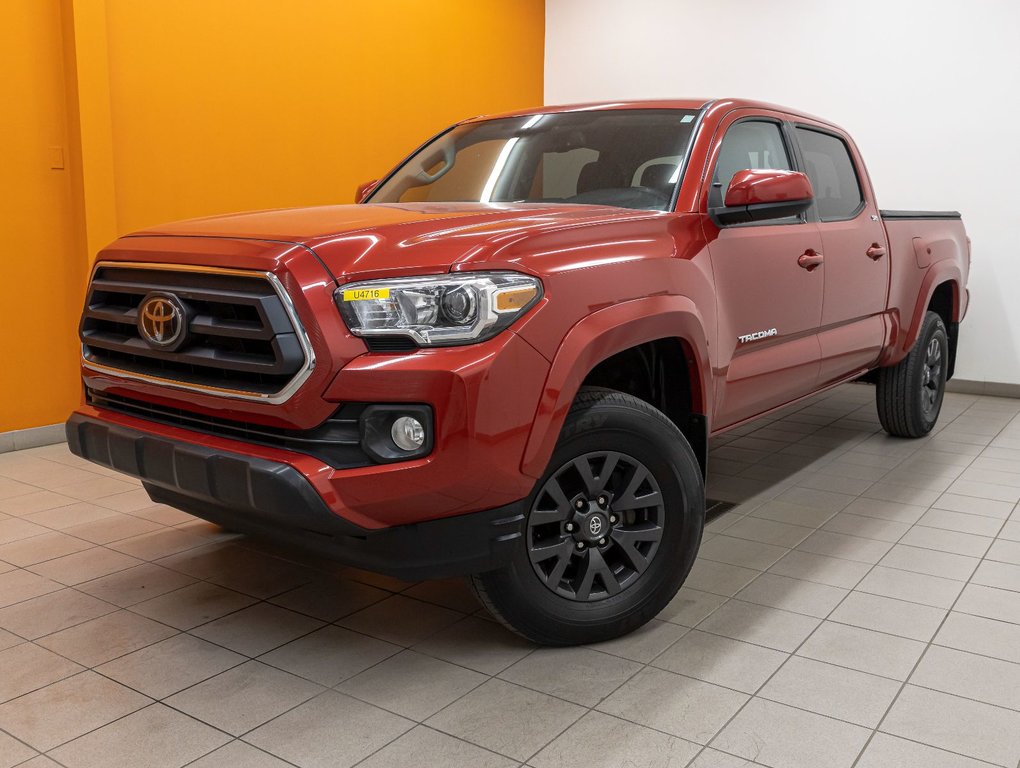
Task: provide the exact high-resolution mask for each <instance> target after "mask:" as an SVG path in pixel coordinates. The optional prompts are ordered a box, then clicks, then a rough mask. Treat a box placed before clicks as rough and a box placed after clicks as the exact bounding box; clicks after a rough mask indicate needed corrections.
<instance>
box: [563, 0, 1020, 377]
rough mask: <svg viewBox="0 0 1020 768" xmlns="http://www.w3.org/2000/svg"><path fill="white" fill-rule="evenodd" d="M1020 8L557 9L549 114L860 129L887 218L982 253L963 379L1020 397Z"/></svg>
mask: <svg viewBox="0 0 1020 768" xmlns="http://www.w3.org/2000/svg"><path fill="white" fill-rule="evenodd" d="M1018 32H1020V3H1018V2H1016V1H1015V0H970V1H969V2H967V1H966V0H952V1H950V0H927V1H926V2H908V1H907V0H858V2H854V3H848V2H835V0H700V1H697V0H626V2H623V1H621V0H546V65H545V66H546V80H545V99H546V103H547V104H558V103H566V102H577V101H592V100H612V99H627V98H631V99H633V98H654V97H669V96H679V97H688V96H689V97H702V96H706V97H714V96H734V97H747V98H754V99H763V100H766V101H773V102H777V103H779V104H786V105H788V106H791V107H796V108H798V109H802V110H805V111H808V112H812V113H815V114H818V115H821V116H824V117H826V118H828V119H830V120H833V121H834V122H836V123H838V124H840V125H842V126H843V127H844V128H846V129H847V130H848V131H850V133H851V134H852V135H853V136H854V138H855V139H856V141H857V143H858V145H859V146H860V149H861V152H862V153H863V154H864V157H865V160H866V162H867V164H868V170H869V172H870V174H871V178H872V181H873V182H874V184H875V188H876V194H877V196H878V201H879V204H880V205H881V206H882V207H884V208H929V209H957V210H960V211H962V213H963V218H964V223H965V224H966V226H967V231H968V233H969V234H970V236H971V238H972V240H973V251H974V263H973V269H972V272H971V278H970V289H971V306H970V310H969V312H968V315H967V319H966V321H965V322H964V323H963V326H962V331H961V345H960V352H959V362H958V366H957V376H958V377H959V378H962V379H973V380H977V381H993V382H1005V383H1011V384H1020V247H1018V244H1017V240H1018V236H1020V215H1018V213H1020V209H1018V208H1017V206H1018V205H1020V184H1018V180H1020V40H1018V39H1017V33H1018Z"/></svg>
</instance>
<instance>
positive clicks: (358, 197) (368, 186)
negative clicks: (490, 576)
mask: <svg viewBox="0 0 1020 768" xmlns="http://www.w3.org/2000/svg"><path fill="white" fill-rule="evenodd" d="M378 184H379V179H372V180H371V181H366V182H365V183H364V184H359V185H358V190H357V191H356V192H355V193H354V202H356V203H361V202H364V200H365V198H366V197H368V196H369V195H370V194H371V193H372V190H373V189H375V188H376V186H378Z"/></svg>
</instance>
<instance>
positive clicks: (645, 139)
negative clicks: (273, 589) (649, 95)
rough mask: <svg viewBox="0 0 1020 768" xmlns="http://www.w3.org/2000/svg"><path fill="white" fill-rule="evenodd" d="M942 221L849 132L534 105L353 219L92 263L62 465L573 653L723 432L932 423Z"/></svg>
mask: <svg viewBox="0 0 1020 768" xmlns="http://www.w3.org/2000/svg"><path fill="white" fill-rule="evenodd" d="M969 249H970V246H969V241H968V239H967V237H966V234H965V233H964V229H963V224H962V222H961V220H960V215H959V214H958V213H955V212H920V211H880V210H879V209H878V207H877V204H876V202H875V197H874V194H873V192H872V189H871V184H870V182H869V180H868V175H867V172H866V170H865V168H864V163H863V161H862V160H861V156H860V154H859V153H858V151H857V148H856V147H855V146H854V143H853V141H852V140H851V139H850V137H849V136H848V135H847V134H846V133H845V132H844V131H842V130H841V129H839V128H838V127H836V126H834V125H832V124H831V123H828V122H826V121H824V120H820V119H818V118H816V117H811V116H808V115H805V114H801V113H798V112H794V111H792V110H788V109H785V108H782V107H778V106H774V105H769V104H762V103H756V102H751V101H742V100H715V101H708V102H703V101H682V100H678V101H655V102H631V103H612V104H597V105H585V106H570V107H549V108H543V109H539V110H528V111H523V112H518V113H513V114H507V115H500V116H496V117H480V118H474V119H471V120H466V121H464V122H461V123H458V124H457V125H454V126H452V127H451V128H449V129H447V130H446V131H444V132H443V133H441V134H439V135H438V136H436V137H435V138H433V139H430V140H429V141H428V142H427V143H425V144H424V145H422V146H421V147H420V148H419V149H418V150H417V151H415V152H414V153H413V154H411V155H410V156H409V157H408V158H407V159H406V160H404V161H403V162H402V163H400V164H399V165H398V166H397V167H396V168H395V169H394V170H393V171H391V172H390V173H389V175H388V176H386V177H385V178H383V179H382V180H381V181H379V182H373V183H370V184H367V185H364V187H362V188H361V189H359V202H358V204H356V205H337V206H329V207H319V208H304V209H296V210H277V211H267V212H261V213H244V214H237V215H230V216H218V217H213V218H207V219H200V220H195V221H189V222H184V223H178V224H170V225H167V226H162V227H157V228H154V229H151V230H149V231H144V232H139V233H136V234H132V235H129V236H127V237H123V238H121V239H119V240H117V241H116V242H114V243H113V244H111V245H110V246H109V247H107V248H106V249H105V250H103V251H102V252H101V253H100V254H99V258H98V261H97V263H96V265H95V270H94V272H93V273H92V278H91V283H90V285H89V289H88V293H87V298H86V302H85V308H84V312H83V316H82V321H81V327H80V333H81V340H82V344H83V358H82V378H83V380H84V401H83V404H82V405H81V407H80V408H78V409H77V410H76V411H75V412H74V413H73V414H72V416H71V418H70V420H69V421H68V423H67V437H68V442H69V444H70V446H71V449H72V450H73V451H74V452H75V453H76V454H78V455H79V456H82V457H84V458H86V459H89V460H91V461H94V462H97V463H99V464H102V465H104V466H107V467H112V468H114V469H117V470H120V471H122V472H126V473H128V474H130V475H134V476H135V477H138V478H141V480H142V482H143V484H144V487H145V488H146V489H147V491H148V492H149V494H150V495H151V497H152V498H153V499H154V500H155V501H158V502H163V503H166V504H171V505H173V506H175V507H179V508H180V509H184V510H187V511H188V512H191V513H193V514H196V515H198V516H200V517H203V518H206V519H208V520H212V521H214V522H217V523H220V524H222V525H224V526H227V527H229V528H231V529H235V530H239V531H245V532H249V533H252V534H255V535H260V534H261V535H265V536H270V537H273V538H275V539H277V540H283V541H291V542H297V543H301V544H303V545H304V546H307V547H312V548H315V549H317V550H319V551H321V552H325V553H328V554H330V555H331V556H334V557H336V558H338V559H340V560H343V561H345V562H347V563H350V564H353V565H357V566H360V567H365V568H369V569H374V570H378V571H381V572H385V573H389V574H393V575H396V576H399V577H403V578H407V579H421V578H430V577H445V576H451V575H457V574H464V575H468V576H470V581H471V583H472V584H473V585H474V587H475V589H476V591H477V593H478V595H479V596H480V598H481V599H482V601H483V602H484V604H485V605H486V606H487V607H488V608H489V609H490V610H491V611H492V613H493V614H494V615H495V616H496V617H498V618H499V619H500V620H501V621H503V622H504V623H505V624H507V625H508V626H510V627H511V628H513V629H514V630H516V631H517V632H519V633H520V634H522V635H524V636H526V637H528V638H531V639H532V640H535V641H538V642H541V643H548V644H572V643H583V642H592V641H595V640H599V639H605V638H609V637H613V636H617V635H620V634H623V633H625V632H628V631H630V630H632V629H634V628H636V627H638V626H640V625H641V624H642V623H644V622H646V621H648V620H649V619H650V618H651V617H653V616H655V614H656V613H658V612H659V611H660V610H661V609H662V608H663V606H665V605H666V603H668V602H669V600H670V599H671V598H672V597H673V596H674V594H675V593H676V591H677V589H678V588H679V587H680V585H681V584H682V583H683V581H684V579H685V578H686V576H687V573H688V571H689V569H690V568H691V565H692V564H693V562H694V558H695V555H696V553H697V551H698V547H699V544H700V541H701V536H702V528H703V525H704V516H705V498H704V476H705V472H706V464H707V444H708V439H709V437H710V436H712V435H717V434H719V433H721V432H724V431H725V430H727V429H730V428H732V427H735V426H737V425H739V424H742V423H744V422H746V421H748V420H750V419H754V418H755V417H757V416H760V415H761V414H764V413H767V412H769V411H771V410H774V409H776V408H780V407H782V406H784V405H787V404H789V403H793V402H795V401H797V400H798V399H801V398H805V397H808V396H809V395H812V394H814V393H817V392H820V391H822V390H824V389H826V388H828V387H834V386H836V385H838V384H840V383H842V382H846V381H851V380H854V379H862V378H863V379H866V380H869V381H872V382H874V383H875V384H876V392H877V401H878V413H879V417H880V418H881V422H882V424H883V426H884V427H885V429H886V430H887V431H888V432H889V433H890V434H893V435H898V436H902V437H920V436H922V435H925V434H927V433H928V432H929V431H930V430H931V429H932V426H933V425H934V424H935V421H936V419H937V418H938V415H939V409H940V407H941V404H942V397H943V391H944V387H945V382H946V379H948V378H949V377H951V376H952V374H953V363H954V358H955V354H956V344H957V329H958V324H959V322H960V319H961V318H962V317H963V315H964V312H965V311H966V308H967V300H968V293H967V289H966V285H967V273H968V269H969V263H970V253H969Z"/></svg>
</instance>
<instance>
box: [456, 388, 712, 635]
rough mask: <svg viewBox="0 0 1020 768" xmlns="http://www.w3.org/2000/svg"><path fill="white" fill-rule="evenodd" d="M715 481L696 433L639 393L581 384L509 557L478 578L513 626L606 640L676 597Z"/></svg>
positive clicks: (495, 610) (489, 603)
mask: <svg viewBox="0 0 1020 768" xmlns="http://www.w3.org/2000/svg"><path fill="white" fill-rule="evenodd" d="M703 488H704V486H703V482H702V478H701V472H700V469H699V467H698V463H697V460H696V459H695V456H694V452H693V451H692V450H691V447H690V445H689V444H688V443H687V440H686V439H685V438H684V436H683V434H681V432H680V430H678V429H677V428H676V426H675V425H674V424H673V423H672V422H670V421H669V419H667V418H666V416H664V415H663V414H662V413H661V412H659V411H658V410H656V409H655V408H653V407H652V406H650V405H649V404H648V403H645V402H643V401H641V400H638V399H637V398H634V397H631V396H630V395H625V394H622V393H620V392H614V391H611V390H604V389H594V388H587V389H583V390H582V391H581V393H580V394H579V395H578V398H577V400H576V401H575V403H574V405H573V407H572V408H571V411H570V414H569V415H568V417H567V421H566V423H565V425H564V428H563V432H562V434H561V436H560V440H559V443H558V444H557V447H556V450H555V451H554V453H553V457H552V460H551V461H550V463H549V469H548V470H547V471H546V473H545V475H544V476H543V477H542V479H541V480H540V481H539V482H538V483H537V485H536V487H535V490H534V491H533V493H532V495H531V497H530V498H529V500H528V506H527V509H528V520H527V527H526V533H525V535H524V537H523V539H522V541H521V542H520V546H519V547H518V548H517V550H516V551H515V553H514V556H513V558H512V559H511V562H510V563H509V565H507V566H506V567H504V568H503V569H501V570H498V571H493V572H490V573H485V574H480V575H477V576H474V577H472V585H473V586H474V588H475V591H476V593H477V594H478V596H479V598H480V599H481V600H482V602H483V604H484V605H485V606H486V607H487V608H488V609H489V611H490V612H491V613H492V614H493V615H494V616H495V617H496V618H498V619H499V620H500V621H502V622H503V623H504V624H505V625H507V626H508V627H510V628H511V629H513V630H514V631H515V632H517V633H519V634H521V635H523V636H524V637H526V638H528V639H529V640H532V641H535V642H538V643H543V644H546V645H574V644H578V643H591V642H595V641H598V640H606V639H609V638H612V637H617V636H619V635H622V634H625V633H627V632H630V631H632V630H634V629H636V628H637V627H639V626H641V625H642V624H644V623H645V622H647V621H648V620H649V619H651V618H652V617H653V616H655V615H656V614H657V613H658V612H659V611H660V610H662V608H663V607H665V605H666V604H667V603H668V602H669V601H670V600H671V599H672V598H673V596H674V595H675V594H676V592H677V590H678V589H679V588H680V585H681V584H682V583H683V581H684V579H685V578H686V577H687V573H688V572H689V571H690V569H691V566H692V565H693V564H694V558H695V556H696V555H697V551H698V546H699V545H700V543H701V533H702V527H703V524H704V507H705V503H704V489H703Z"/></svg>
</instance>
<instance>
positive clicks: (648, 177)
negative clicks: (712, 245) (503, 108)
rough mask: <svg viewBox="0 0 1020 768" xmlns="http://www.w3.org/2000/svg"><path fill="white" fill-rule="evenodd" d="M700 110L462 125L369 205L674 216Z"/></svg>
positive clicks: (435, 142) (381, 190) (414, 160)
mask: <svg viewBox="0 0 1020 768" xmlns="http://www.w3.org/2000/svg"><path fill="white" fill-rule="evenodd" d="M696 116H697V112H696V111H695V110H682V109H619V110H617V109H613V110H603V111H596V110H592V111H583V112H563V113H555V114H545V115H527V116H524V117H507V118H500V119H497V120H486V121H483V122H477V123H466V124H463V125H458V126H456V127H455V128H453V129H452V130H450V131H447V132H446V133H444V134H442V135H441V136H439V137H437V138H436V139H434V140H433V141H432V142H430V143H429V144H427V145H425V146H424V147H423V148H422V149H420V150H419V151H418V152H416V153H415V154H414V155H412V156H411V157H410V159H408V160H407V162H405V163H404V164H403V165H402V166H401V167H400V168H398V169H397V170H396V171H395V172H394V173H393V175H392V176H390V178H388V179H387V180H386V181H385V182H384V183H383V184H381V185H380V186H379V188H378V189H376V190H375V192H373V193H372V195H371V196H370V197H369V198H368V200H367V202H371V203H412V202H413V203H440V202H442V203H451V202H474V203H511V202H512V203H573V204H581V205H613V206H619V207H623V208H637V209H642V210H648V211H664V210H667V209H668V208H669V206H670V203H671V201H672V198H673V190H674V188H675V187H676V185H677V183H678V182H679V180H680V168H681V164H682V161H683V157H684V154H685V153H686V151H687V145H688V143H689V142H690V138H691V133H692V131H693V129H694V122H695V117H696Z"/></svg>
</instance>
